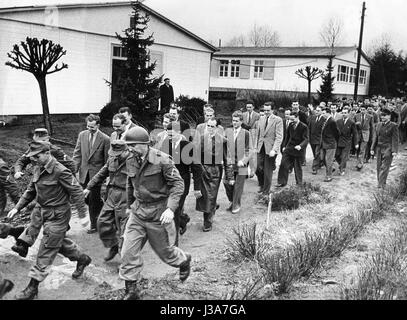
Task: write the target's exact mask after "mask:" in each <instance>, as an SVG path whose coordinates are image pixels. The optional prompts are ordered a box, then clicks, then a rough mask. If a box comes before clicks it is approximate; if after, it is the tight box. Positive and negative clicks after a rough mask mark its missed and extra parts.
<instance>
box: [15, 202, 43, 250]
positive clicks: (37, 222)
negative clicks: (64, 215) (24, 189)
mask: <svg viewBox="0 0 407 320" xmlns="http://www.w3.org/2000/svg"><path fill="white" fill-rule="evenodd" d="M41 228H42V214H41V206H40V205H39V204H38V203H37V204H36V205H35V207H34V209H33V211H32V212H31V217H30V224H29V225H28V227H27V228H25V230H24V232H23V233H22V234H21V235H20V236H19V237H18V239H19V240H21V241H24V242H25V243H27V244H28V245H29V246H30V247H31V246H32V245H33V244H34V242H35V241H36V240H37V238H38V235H39V234H40V231H41Z"/></svg>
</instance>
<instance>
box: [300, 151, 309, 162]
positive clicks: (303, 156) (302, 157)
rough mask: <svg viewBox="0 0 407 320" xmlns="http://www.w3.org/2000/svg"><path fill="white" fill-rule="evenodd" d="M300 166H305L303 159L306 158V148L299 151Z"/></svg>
mask: <svg viewBox="0 0 407 320" xmlns="http://www.w3.org/2000/svg"><path fill="white" fill-rule="evenodd" d="M300 152H301V165H302V164H305V160H306V159H305V157H306V154H307V147H305V148H303V149H301V151H300Z"/></svg>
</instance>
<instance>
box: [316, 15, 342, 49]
mask: <svg viewBox="0 0 407 320" xmlns="http://www.w3.org/2000/svg"><path fill="white" fill-rule="evenodd" d="M319 36H320V38H321V41H322V42H323V43H324V44H325V45H326V46H327V47H331V48H334V47H336V46H338V45H339V44H340V43H341V41H342V37H343V21H342V20H341V19H340V18H338V17H331V18H330V19H329V20H328V21H327V22H326V23H325V24H324V25H323V26H322V28H321V31H320V32H319Z"/></svg>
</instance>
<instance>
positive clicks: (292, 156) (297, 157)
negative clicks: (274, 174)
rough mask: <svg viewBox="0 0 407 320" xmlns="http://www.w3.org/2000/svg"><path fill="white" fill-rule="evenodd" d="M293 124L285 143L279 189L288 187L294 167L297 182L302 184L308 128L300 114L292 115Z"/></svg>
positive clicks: (279, 173) (289, 128) (290, 126)
mask: <svg viewBox="0 0 407 320" xmlns="http://www.w3.org/2000/svg"><path fill="white" fill-rule="evenodd" d="M290 117H291V120H292V121H291V123H290V125H289V126H288V130H287V135H286V138H285V140H284V141H283V143H282V144H283V146H284V147H283V157H282V159H281V164H280V169H279V170H278V180H277V183H278V184H277V187H284V186H285V185H287V181H288V172H289V169H290V168H292V167H293V166H294V173H295V181H296V183H297V185H301V184H302V152H303V151H302V150H304V149H305V148H306V147H307V144H308V127H307V125H306V124H304V123H302V122H301V121H300V117H299V114H298V112H292V113H291V116H290Z"/></svg>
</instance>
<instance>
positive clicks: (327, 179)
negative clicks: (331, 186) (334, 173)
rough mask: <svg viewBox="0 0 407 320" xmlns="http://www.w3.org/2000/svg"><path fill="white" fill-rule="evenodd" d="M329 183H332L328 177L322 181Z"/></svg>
mask: <svg viewBox="0 0 407 320" xmlns="http://www.w3.org/2000/svg"><path fill="white" fill-rule="evenodd" d="M331 181H332V178H331V177H329V178H328V177H327V178H325V179H324V182H331Z"/></svg>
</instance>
